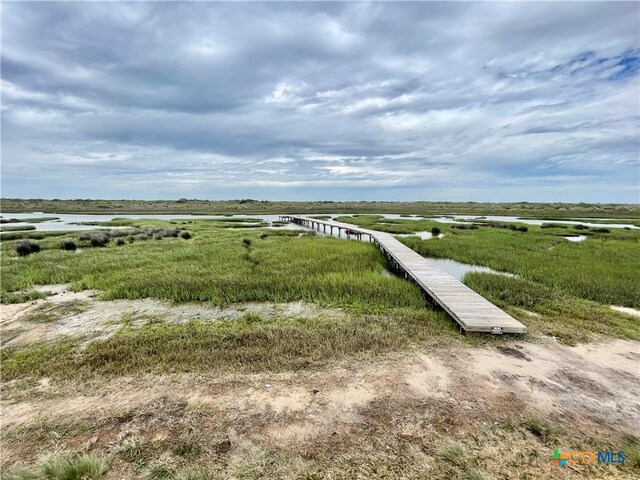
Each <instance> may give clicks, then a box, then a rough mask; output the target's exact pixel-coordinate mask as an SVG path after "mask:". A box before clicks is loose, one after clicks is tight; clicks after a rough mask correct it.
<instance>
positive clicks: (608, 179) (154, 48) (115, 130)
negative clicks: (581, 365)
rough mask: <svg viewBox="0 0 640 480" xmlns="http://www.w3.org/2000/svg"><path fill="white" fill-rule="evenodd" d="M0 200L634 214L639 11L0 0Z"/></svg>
mask: <svg viewBox="0 0 640 480" xmlns="http://www.w3.org/2000/svg"><path fill="white" fill-rule="evenodd" d="M1 15H2V22H1V23H2V25H1V26H2V38H1V40H2V51H1V68H2V72H1V76H2V86H1V95H2V97H1V104H2V109H1V121H2V125H1V144H2V148H1V153H2V162H1V177H2V178H1V188H2V191H1V195H2V196H3V197H23V198H117V199H125V198H131V199H177V198H200V199H237V198H254V199H260V200H401V201H422V200H434V201H445V200H446V201H496V202H498V201H533V202H535V201H540V202H543V201H558V202H580V201H583V202H600V203H606V202H620V203H638V202H640V151H639V148H640V147H639V144H640V3H638V2H622V3H616V2H602V3H600V2H553V3H546V2H531V3H522V2H517V3H511V2H496V3H491V2H473V3H464V2H448V3H439V2H411V3H400V2H393V3H386V2H352V3H341V2H327V3H311V2H304V3H303V2H296V3H275V2H272V3H260V2H242V3H238V2H234V3H224V2H203V3H198V2H153V3H146V2H133V3H127V2H43V3H39V2H6V1H3V2H2V5H1Z"/></svg>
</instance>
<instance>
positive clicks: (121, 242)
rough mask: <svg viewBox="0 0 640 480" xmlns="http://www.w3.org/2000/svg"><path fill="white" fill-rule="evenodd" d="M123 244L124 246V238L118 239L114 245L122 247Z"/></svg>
mask: <svg viewBox="0 0 640 480" xmlns="http://www.w3.org/2000/svg"><path fill="white" fill-rule="evenodd" d="M124 244H125V241H124V238H119V239H118V240H116V245H118V246H122V245H124Z"/></svg>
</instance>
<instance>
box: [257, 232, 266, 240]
mask: <svg viewBox="0 0 640 480" xmlns="http://www.w3.org/2000/svg"><path fill="white" fill-rule="evenodd" d="M268 236H269V234H268V233H261V234H260V235H258V238H259V239H260V240H264V239H265V238H267V237H268Z"/></svg>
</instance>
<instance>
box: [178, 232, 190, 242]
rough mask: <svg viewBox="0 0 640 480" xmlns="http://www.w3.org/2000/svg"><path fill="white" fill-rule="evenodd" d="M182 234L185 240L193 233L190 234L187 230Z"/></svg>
mask: <svg viewBox="0 0 640 480" xmlns="http://www.w3.org/2000/svg"><path fill="white" fill-rule="evenodd" d="M180 236H181V237H182V238H184V239H185V240H189V239H190V238H191V234H190V233H189V232H187V231H184V232H182V233H181V234H180Z"/></svg>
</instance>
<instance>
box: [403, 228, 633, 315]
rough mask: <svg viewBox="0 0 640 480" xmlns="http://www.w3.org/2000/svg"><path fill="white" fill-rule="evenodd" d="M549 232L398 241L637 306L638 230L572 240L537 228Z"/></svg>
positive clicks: (453, 233) (486, 232)
mask: <svg viewBox="0 0 640 480" xmlns="http://www.w3.org/2000/svg"><path fill="white" fill-rule="evenodd" d="M548 231H549V230H541V229H540V228H539V227H534V226H530V229H529V232H528V233H527V234H526V235H523V234H522V233H519V232H513V231H504V230H495V229H490V228H479V229H477V230H473V231H469V230H462V231H461V230H454V229H451V230H449V231H448V232H446V233H445V236H444V238H442V239H441V240H440V241H438V242H433V241H428V240H427V241H425V240H421V239H419V238H416V237H406V238H402V239H400V240H401V241H402V242H403V243H404V244H405V245H408V246H409V247H411V248H412V249H413V250H415V251H417V252H418V253H420V254H421V255H424V256H427V257H440V258H451V259H453V260H457V261H459V262H464V263H470V264H475V265H484V266H487V267H490V268H493V269H494V270H498V271H505V272H511V273H514V274H517V275H519V276H521V277H523V278H526V279H528V280H532V281H534V282H537V283H541V284H544V285H547V286H549V287H551V288H553V289H556V290H560V291H564V292H565V293H569V294H572V295H575V296H578V297H582V298H586V299H590V300H595V301H597V302H601V303H607V304H615V305H624V306H627V307H634V308H640V275H639V274H638V272H640V255H639V254H638V252H640V232H638V233H636V232H633V231H629V232H627V231H625V233H624V234H622V233H620V234H619V235H620V238H607V237H606V234H603V235H604V236H600V235H598V234H595V235H592V236H590V237H589V238H588V239H587V240H586V241H584V242H581V243H579V244H576V243H571V242H568V241H567V240H566V239H564V238H560V237H558V236H557V235H555V234H553V233H542V232H548Z"/></svg>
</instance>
